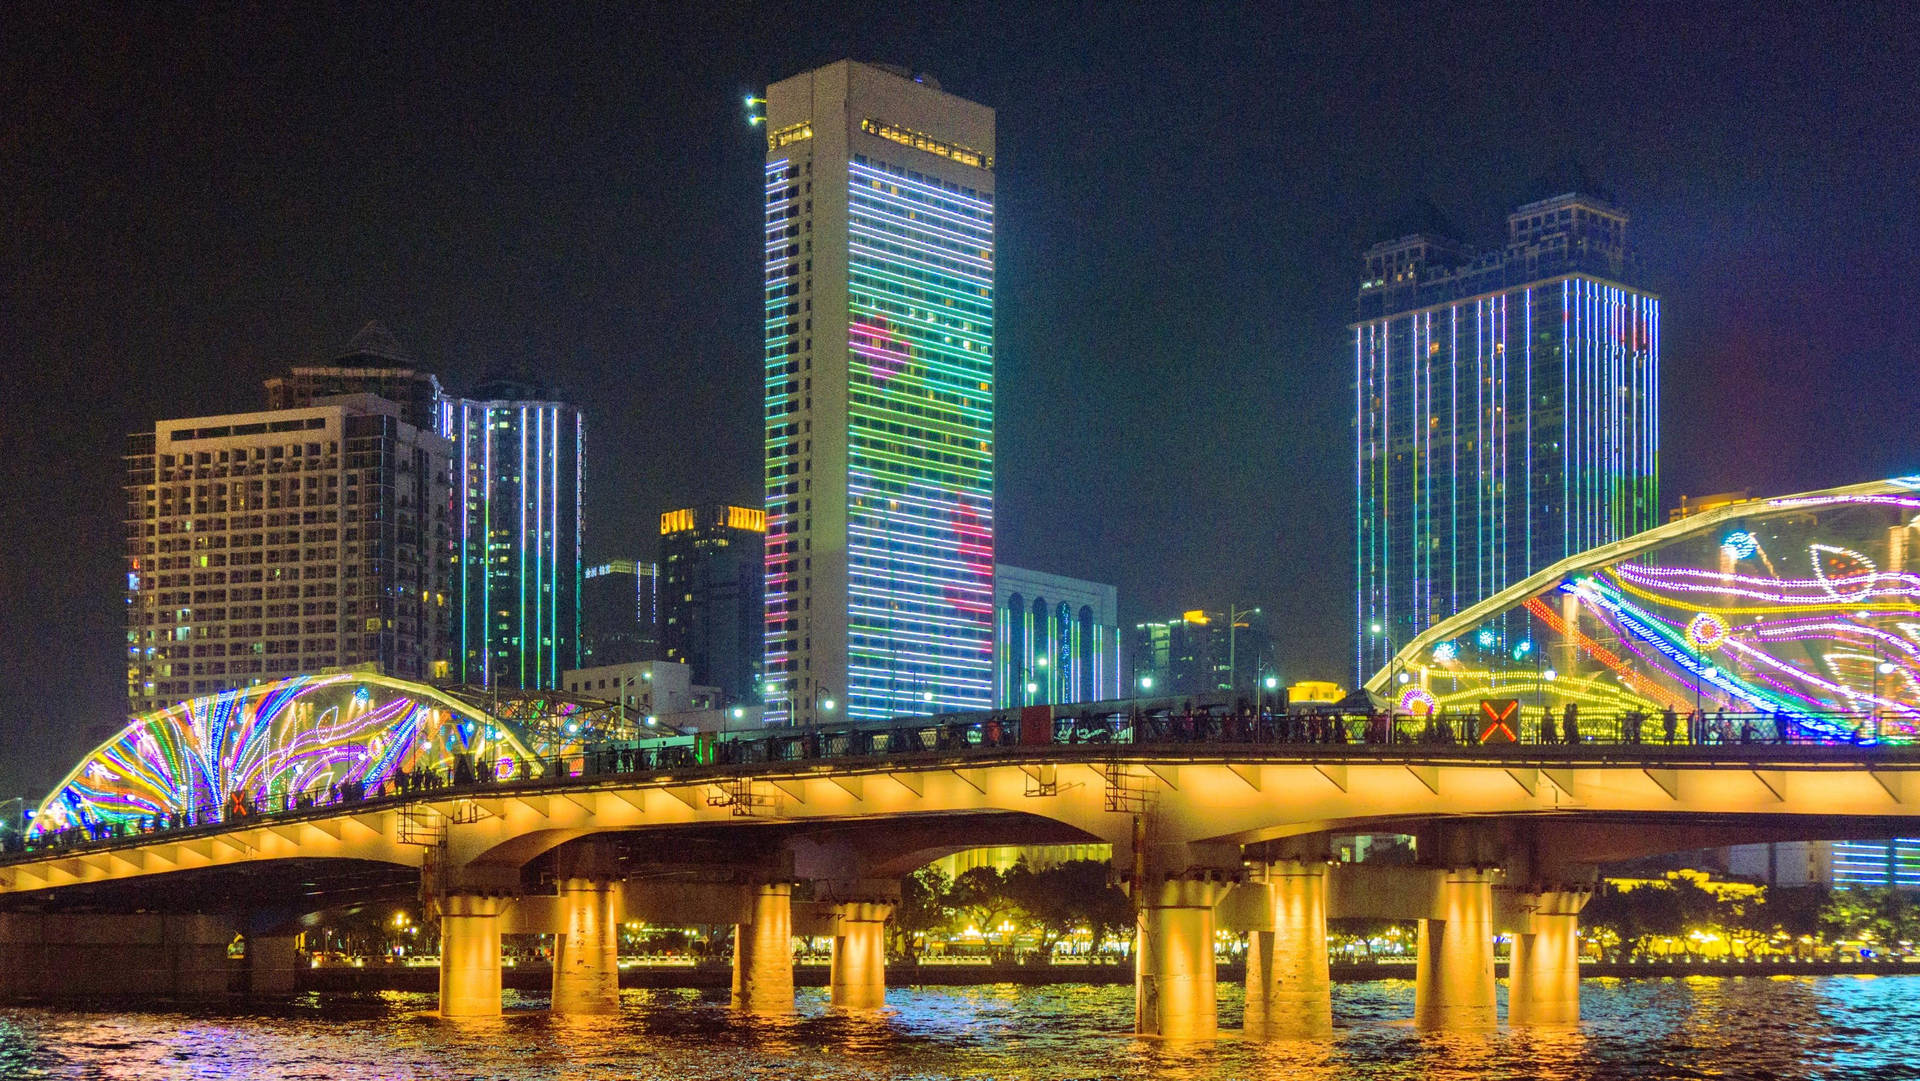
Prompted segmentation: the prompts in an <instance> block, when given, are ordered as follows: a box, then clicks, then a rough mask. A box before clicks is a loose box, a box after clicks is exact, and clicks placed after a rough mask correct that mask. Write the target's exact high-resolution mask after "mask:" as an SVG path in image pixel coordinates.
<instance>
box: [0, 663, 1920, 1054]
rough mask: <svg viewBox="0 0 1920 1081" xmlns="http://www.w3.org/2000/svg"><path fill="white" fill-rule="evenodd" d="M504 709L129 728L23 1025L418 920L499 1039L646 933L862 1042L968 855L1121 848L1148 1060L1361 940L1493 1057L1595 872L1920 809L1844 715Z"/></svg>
mask: <svg viewBox="0 0 1920 1081" xmlns="http://www.w3.org/2000/svg"><path fill="white" fill-rule="evenodd" d="M486 705H487V703H486V702H485V701H484V700H483V699H479V698H477V697H475V696H471V695H467V696H459V695H453V694H449V693H446V692H444V691H440V690H436V689H434V688H431V687H424V686H417V685H412V684H407V683H403V682H401V681H398V680H392V679H386V678H382V677H378V676H371V675H356V674H336V675H331V676H319V677H300V678H297V679H293V680H287V681H283V682H281V683H276V684H268V685H264V686H261V687H256V688H250V689H247V690H244V691H234V692H228V693H226V694H222V695H218V696H213V697H210V698H205V699H199V700H195V701H193V702H188V703H183V704H181V705H180V706H177V707H174V708H173V709H171V710H165V711H161V712H159V713H156V714H150V715H148V716H146V717H144V718H139V719H136V720H135V721H134V722H132V723H131V724H129V725H128V727H127V728H126V729H125V730H123V731H122V732H121V733H119V734H118V735H116V736H115V737H114V738H113V739H111V740H109V741H108V742H107V743H105V744H103V745H102V746H101V747H100V748H98V749H96V750H95V751H94V752H93V753H92V754H90V755H89V756H87V758H86V759H85V760H84V761H83V762H82V763H81V764H80V765H79V766H78V767H76V768H75V770H74V771H73V772H72V773H71V774H70V775H69V776H68V777H67V778H66V779H65V780H64V781H63V782H62V784H61V785H60V786H59V787H58V788H57V789H56V790H55V791H54V792H53V793H52V794H51V795H50V796H49V797H48V798H47V799H46V800H45V801H44V802H43V803H42V804H41V806H40V808H39V810H38V812H37V813H36V815H35V817H34V819H33V820H32V823H31V827H30V829H29V830H28V831H27V833H26V836H25V838H24V841H23V843H22V844H20V845H18V846H16V849H17V850H15V851H12V852H9V853H7V854H6V855H5V856H4V857H3V858H0V992H10V993H15V994H58V993H74V992H82V991H93V990H119V991H152V992H168V993H179V992H191V991H203V990H221V989H224V987H225V980H226V975H225V969H224V957H225V947H226V944H227V942H228V941H229V940H230V939H231V937H232V935H233V934H234V933H235V931H236V930H237V931H242V932H244V933H245V934H246V935H247V941H248V955H249V959H250V964H251V966H252V978H253V984H254V988H255V990H256V991H280V990H291V989H292V981H293V966H294V960H295V950H294V941H295V940H294V935H295V934H296V933H297V931H298V930H299V928H300V927H301V926H302V925H303V921H306V920H310V919H311V918H312V914H313V913H315V912H317V911H319V910H322V909H327V908H331V907H335V906H338V905H341V904H352V903H362V902H365V901H367V900H369V899H374V898H391V897H394V896H398V895H404V894H405V893H409V892H412V891H414V890H418V891H419V892H420V894H421V896H422V897H423V898H425V899H426V901H427V902H428V904H429V905H430V906H431V907H432V909H433V910H434V911H435V912H436V913H437V914H438V916H439V919H440V927H441V945H440V956H441V972H440V1009H441V1012H442V1013H443V1014H445V1015H448V1016H469V1015H486V1014H493V1013H498V1012H499V1011H500V1009H501V980H500V965H501V961H500V956H501V954H500V945H501V935H502V934H508V933H516V932H542V933H550V934H553V935H555V936H556V938H555V943H556V948H555V957H554V971H553V997H552V1008H553V1009H554V1010H556V1011H562V1012H572V1013H592V1012H600V1011H607V1010H611V1009H614V1008H616V1005H617V992H618V984H617V978H618V970H617V967H616V964H615V956H614V952H615V945H616V931H617V928H618V926H619V924H620V923H621V922H622V921H624V920H628V919H644V920H647V921H650V922H656V923H709V924H724V923H732V924H735V925H736V927H737V931H736V935H735V940H734V941H735V958H734V991H733V997H734V1002H735V1004H736V1005H738V1006H739V1007H740V1008H742V1009H748V1010H756V1011H782V1010H790V1009H792V1008H793V969H792V953H791V942H790V938H791V936H792V935H795V934H820V935H830V936H831V938H832V942H833V953H832V967H831V976H830V984H831V997H832V1001H833V1002H834V1003H835V1004H837V1005H842V1006H847V1007H856V1008H859V1007H871V1006H875V1005H878V1004H879V1003H880V1001H881V996H882V994H883V993H884V990H885V979H886V976H885V950H884V939H883V930H884V926H885V921H886V919H887V917H888V915H889V913H890V911H891V907H892V905H893V904H894V903H895V902H896V901H897V900H898V897H899V885H898V883H899V879H900V877H901V876H902V875H904V874H906V873H909V872H911V871H912V870H913V869H915V868H917V867H919V866H923V865H924V864H926V863H927V862H929V861H930V860H933V859H936V858H939V857H941V856H943V855H947V854H950V853H953V852H956V851H960V850H964V849H968V848H976V847H984V846H992V845H1019V844H1050V843H1106V844H1110V845H1112V846H1114V852H1115V854H1116V862H1117V863H1118V864H1119V865H1121V866H1124V867H1126V868H1128V870H1127V872H1126V878H1127V885H1128V887H1129V889H1130V891H1131V893H1132V896H1133V898H1134V901H1135V905H1136V908H1137V911H1138V925H1137V931H1136V942H1135V959H1136V1006H1137V1027H1138V1029H1139V1031H1140V1032H1142V1033H1145V1034H1154V1035H1164V1036H1172V1037H1205V1036H1210V1035H1212V1034H1213V1033H1214V1032H1215V1031H1216V1030H1217V1020H1216V1012H1215V998H1216V994H1215V991H1216V988H1215V970H1214V936H1215V931H1216V930H1218V929H1225V930H1231V931H1236V932H1245V933H1247V934H1248V935H1249V952H1248V964H1247V975H1246V979H1247V1009H1246V1029H1247V1034H1248V1035H1249V1036H1253V1037H1260V1038H1281V1037H1292V1036H1300V1035H1311V1034H1314V1033H1319V1032H1324V1031H1327V1030H1328V1028H1329V1027H1330V1025H1331V1020H1332V1014H1331V997H1330V993H1329V973H1328V966H1327V951H1326V921H1327V919H1328V918H1330V917H1340V916H1376V917H1388V918H1398V919H1415V920H1419V921H1420V929H1421V930H1420V946H1419V964H1418V966H1417V976H1416V996H1415V997H1416V1004H1415V1015H1416V1020H1418V1021H1419V1022H1420V1023H1421V1024H1424V1025H1429V1026H1435V1027H1443V1028H1451V1027H1480V1026H1486V1025H1491V1024H1495V1023H1497V1021H1498V1018H1497V1016H1496V997H1495V980H1494V939H1495V936H1496V935H1501V934H1505V935H1510V936H1511V943H1512V947H1511V948H1512V958H1511V965H1510V987H1509V994H1508V1021H1509V1022H1510V1023H1539V1024H1547V1023H1568V1022H1572V1021H1575V1020H1577V1018H1578V1010H1579V984H1578V967H1577V955H1578V939H1577V934H1576V932H1577V924H1578V916H1579V911H1580V908H1581V906H1582V905H1583V904H1584V902H1585V900H1586V898H1587V897H1588V896H1589V895H1590V893H1591V891H1592V888H1593V883H1594V881H1595V870H1594V867H1595V865H1596V864H1598V863H1602V862H1607V861H1612V860H1619V859H1626V858H1632V857H1637V856H1643V855H1650V854H1657V853H1660V852H1666V851H1672V850H1677V849H1683V848H1694V847H1701V846H1707V845H1718V844H1728V843H1742V842H1751V841H1763V840H1784V839H1815V838H1832V839H1839V838H1854V837H1858V838H1875V837H1891V836H1895V835H1898V834H1901V833H1910V832H1912V830H1913V818H1914V815H1915V813H1916V811H1917V810H1920V747H1916V746H1913V745H1910V744H1907V743H1904V742H1893V741H1891V740H1886V739H1882V740H1877V741H1875V740H1863V739H1862V738H1861V737H1860V735H1859V733H1861V732H1862V731H1866V730H1868V722H1870V721H1873V720H1875V718H1865V719H1863V718H1859V717H1854V716H1851V715H1841V714H1836V715H1832V716H1815V715H1812V714H1807V713H1803V714H1800V715H1798V717H1797V718H1794V719H1792V720H1787V719H1784V718H1783V716H1782V715H1780V714H1777V713H1767V714H1761V713H1745V714H1734V715H1732V716H1731V717H1728V716H1726V715H1725V714H1724V713H1722V714H1721V715H1719V716H1718V717H1715V718H1714V721H1713V723H1707V721H1706V719H1705V718H1704V717H1703V718H1699V719H1690V720H1689V722H1688V723H1683V724H1680V725H1676V726H1675V732H1674V736H1673V737H1672V742H1668V741H1667V738H1666V735H1665V729H1664V726H1663V725H1661V724H1660V723H1658V722H1657V721H1656V722H1654V723H1647V722H1646V721H1645V719H1643V718H1636V717H1635V716H1633V715H1618V716H1613V715H1609V716H1600V715H1597V714H1590V715H1589V716H1587V717H1585V718H1577V719H1574V720H1573V724H1574V729H1573V730H1572V731H1569V730H1568V729H1567V728H1566V725H1565V721H1566V720H1567V719H1568V718H1567V717H1566V716H1565V715H1561V716H1555V717H1553V718H1552V720H1553V721H1554V723H1553V724H1551V725H1541V724H1539V723H1537V722H1536V723H1532V724H1529V723H1517V724H1516V723H1515V721H1516V720H1517V715H1518V713H1519V712H1520V711H1519V710H1518V709H1517V708H1515V707H1513V706H1512V705H1511V704H1510V703H1490V704H1489V710H1488V711H1485V712H1484V713H1483V714H1477V715H1474V716H1472V717H1468V716H1466V715H1457V716H1454V717H1450V718H1449V717H1446V716H1444V715H1434V714H1426V715H1419V716H1409V715H1405V714H1393V713H1387V712H1383V711H1379V710H1373V711H1348V712H1344V713H1340V712H1327V713H1321V714H1286V713H1277V712H1275V711H1272V710H1265V711H1258V712H1256V711H1254V710H1252V709H1249V708H1247V707H1246V706H1245V704H1243V703H1227V702H1224V701H1211V702H1176V701H1171V700H1158V701H1137V702H1114V703H1101V704H1096V705H1089V706H1073V707H1039V708H1030V709H1025V710H1018V711H1012V712H1000V713H981V714H969V715H954V716H943V717H909V718H900V719H897V720H894V721H890V722H883V723H867V724H857V725H854V724H849V725H841V726H825V727H820V728H812V729H761V730H755V731H750V732H742V733H718V734H715V733H693V734H680V733H675V734H671V735H668V736H664V737H647V736H643V735H641V734H639V733H631V737H632V738H607V739H601V740H597V741H585V740H582V739H580V738H579V737H580V735H581V733H580V732H578V731H569V729H570V728H571V727H572V725H571V724H570V723H569V722H566V721H565V720H564V716H565V715H566V714H565V712H564V711H562V712H560V713H559V714H558V715H559V716H561V717H562V718H563V719H562V720H561V721H559V722H557V723H556V722H553V721H552V719H551V718H552V717H553V716H554V715H556V714H555V711H553V710H548V711H546V713H545V714H543V715H544V716H546V717H547V718H548V719H547V720H546V721H544V722H542V723H541V724H539V725H528V724H524V723H522V720H524V718H525V717H526V716H528V715H530V714H529V712H528V710H527V708H526V706H525V704H524V703H520V704H516V706H515V707H514V708H515V709H516V710H518V711H519V716H520V717H521V720H515V719H510V718H508V717H505V716H502V715H500V714H496V713H492V712H489V711H488V710H487V708H485V707H486ZM589 705H590V704H589ZM572 708H575V709H582V708H585V707H582V706H580V705H578V704H576V705H575V706H573V707H572ZM1503 711H1504V712H1503ZM503 712H505V711H503ZM533 712H536V713H537V712H539V711H533ZM1539 713H1540V716H1541V717H1542V718H1545V717H1546V716H1547V714H1546V712H1545V711H1544V710H1541V711H1539ZM1543 730H1544V731H1543ZM611 731H613V733H614V734H615V735H617V736H626V735H629V734H630V733H629V732H628V731H627V730H625V729H611ZM1545 734H1550V735H1551V737H1552V739H1553V742H1551V743H1546V742H1541V738H1542V736H1543V735H1545ZM1569 735H1571V736H1572V737H1573V738H1571V739H1569V738H1568V736H1569ZM1369 832H1371V833H1385V832H1391V833H1406V834H1412V835H1414V836H1415V837H1416V838H1417V845H1416V848H1417V853H1418V862H1417V863H1416V864H1415V865H1412V866H1399V867H1395V866H1376V865H1371V864H1365V863H1361V864H1338V863H1333V862H1332V861H1331V859H1330V856H1329V853H1330V851H1331V849H1330V839H1331V838H1332V837H1333V836H1335V835H1338V834H1351V833H1369Z"/></svg>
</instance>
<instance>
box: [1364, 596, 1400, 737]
mask: <svg viewBox="0 0 1920 1081" xmlns="http://www.w3.org/2000/svg"><path fill="white" fill-rule="evenodd" d="M1367 629H1368V630H1369V631H1371V632H1373V635H1374V637H1376V638H1378V639H1380V640H1381V641H1383V642H1385V643H1386V644H1387V667H1388V671H1387V675H1388V676H1389V677H1392V676H1394V675H1397V674H1398V665H1397V664H1396V663H1395V662H1397V661H1398V660H1399V659H1400V647H1399V646H1397V645H1394V642H1393V634H1392V632H1390V631H1388V630H1387V628H1386V626H1385V625H1384V624H1382V623H1381V622H1380V621H1379V620H1377V619H1376V620H1374V621H1373V622H1372V623H1371V624H1369V625H1368V627H1367ZM1388 684H1389V685H1388V687H1387V693H1388V694H1389V695H1391V694H1393V686H1394V685H1393V682H1392V679H1391V678H1389V680H1388ZM1393 711H1394V702H1393V699H1392V698H1388V699H1387V716H1388V717H1392V716H1393Z"/></svg>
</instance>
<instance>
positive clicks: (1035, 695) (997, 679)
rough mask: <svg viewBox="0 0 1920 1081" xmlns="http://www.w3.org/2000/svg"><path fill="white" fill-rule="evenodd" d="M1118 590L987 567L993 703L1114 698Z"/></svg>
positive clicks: (1054, 576)
mask: <svg viewBox="0 0 1920 1081" xmlns="http://www.w3.org/2000/svg"><path fill="white" fill-rule="evenodd" d="M1118 597H1119V595H1118V591H1117V590H1115V589H1114V587H1112V586H1110V585H1104V584H1102V583H1100V582H1088V581H1083V580H1081V579H1079V578H1068V577H1066V576H1065V575H1060V574H1047V573H1046V572H1044V571H1030V570H1025V569H1023V568H1020V567H1010V566H1008V565H1006V564H1005V563H1001V564H997V565H996V566H995V567H994V576H993V600H994V604H993V607H994V612H995V613H996V615H995V620H996V624H997V625H996V627H995V634H994V642H995V646H996V648H995V652H994V657H995V661H994V704H995V705H996V706H1032V705H1040V704H1042V703H1064V702H1099V701H1105V700H1109V699H1114V698H1119V697H1121V695H1122V694H1123V693H1124V692H1123V691H1122V689H1121V671H1120V610H1119V599H1118Z"/></svg>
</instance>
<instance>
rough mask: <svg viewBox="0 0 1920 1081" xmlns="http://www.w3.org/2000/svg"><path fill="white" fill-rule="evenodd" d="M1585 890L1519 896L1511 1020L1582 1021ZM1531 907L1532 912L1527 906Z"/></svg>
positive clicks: (1509, 983)
mask: <svg viewBox="0 0 1920 1081" xmlns="http://www.w3.org/2000/svg"><path fill="white" fill-rule="evenodd" d="M1590 896H1592V895H1591V894H1589V893H1586V892H1575V891H1566V892H1561V891H1554V892H1547V893H1534V894H1526V895H1523V896H1522V897H1521V898H1520V907H1521V910H1522V913H1523V914H1524V918H1523V921H1522V925H1521V927H1520V928H1519V929H1518V930H1516V931H1515V932H1514V936H1513V959H1512V962H1511V964H1509V965H1508V968H1507V971H1508V980H1507V1022H1508V1023H1509V1024H1514V1025H1576V1024H1579V1023H1580V939H1579V936H1578V934H1577V932H1578V930H1579V920H1580V916H1579V912H1580V909H1581V908H1583V907H1584V906H1585V905H1586V902H1587V898H1588V897H1590ZM1529 909H1530V910H1531V911H1530V912H1528V911H1527V910H1529Z"/></svg>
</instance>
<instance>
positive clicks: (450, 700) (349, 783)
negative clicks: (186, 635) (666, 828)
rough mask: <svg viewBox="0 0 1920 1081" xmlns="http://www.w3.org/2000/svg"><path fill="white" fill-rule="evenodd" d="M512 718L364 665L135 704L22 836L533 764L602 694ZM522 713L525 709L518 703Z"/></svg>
mask: <svg viewBox="0 0 1920 1081" xmlns="http://www.w3.org/2000/svg"><path fill="white" fill-rule="evenodd" d="M548 697H549V698H552V699H554V700H553V701H551V702H543V703H542V706H541V708H540V710H539V711H538V712H537V713H535V714H530V715H532V716H535V718H536V719H537V720H538V721H540V723H539V724H537V725H533V726H531V727H532V729H533V733H534V735H533V738H529V736H528V734H527V732H526V731H523V730H522V729H521V727H520V725H519V724H517V723H515V722H511V721H508V720H506V719H504V718H502V717H499V716H495V715H491V714H489V713H488V712H486V711H485V710H483V709H481V708H479V707H478V706H477V705H476V703H475V700H474V698H473V697H472V696H470V695H469V696H465V697H456V696H455V695H454V694H452V693H448V692H443V691H440V690H436V689H434V688H431V687H425V686H421V685H419V684H415V683H408V682H404V681H401V680H398V679H392V678H389V677H386V676H380V675H373V674H370V673H359V672H341V673H331V674H322V675H302V676H294V677H291V678H288V679H283V680H278V681H275V682H272V683H264V684H260V685H258V686H255V687H246V688H241V689H237V690H232V691H225V692H222V693H220V694H216V695H210V696H207V697H203V698H195V699H192V700H189V701H186V702H181V703H179V704H178V705H175V706H171V707H168V708H166V709H162V710H156V711H154V712H152V713H147V714H144V715H141V716H138V717H135V718H133V719H132V720H131V721H129V722H128V723H127V725H126V727H124V728H122V729H121V730H120V731H119V732H118V733H116V734H115V735H114V736H113V737H112V738H111V739H109V740H107V741H106V742H105V743H102V744H101V745H100V746H98V747H96V748H94V750H93V751H92V752H91V753H89V754H88V755H87V756H86V757H85V758H83V759H82V760H81V761H80V763H79V765H77V766H75V767H74V769H73V771H72V772H70V773H68V774H67V776H66V777H65V778H64V779H63V780H62V781H61V782H60V784H59V785H58V786H56V787H55V788H54V790H53V792H52V793H51V794H50V795H48V796H47V798H46V799H45V800H44V801H43V802H42V803H41V804H40V806H39V809H38V810H37V812H36V813H35V814H34V817H33V821H32V824H31V825H30V827H29V829H28V838H29V840H34V839H41V838H47V837H51V836H57V835H61V834H67V833H73V832H78V833H82V834H86V835H90V836H112V835H115V834H118V833H121V832H124V831H127V830H129V829H135V828H138V827H141V826H147V827H152V826H154V825H160V824H175V825H179V824H188V823H192V822H194V821H196V820H207V819H210V818H215V817H223V816H231V815H234V814H240V815H246V814H253V813H264V812H275V811H286V810H294V809H298V808H300V807H302V806H307V805H311V804H312V803H315V802H318V801H320V800H321V799H322V798H324V797H327V796H328V795H330V794H331V795H333V796H338V795H339V794H340V793H342V792H351V793H354V794H355V795H357V796H358V795H365V794H372V793H376V792H382V791H389V790H391V791H396V792H397V791H400V790H402V789H403V788H405V787H406V786H408V785H414V786H416V787H424V786H426V785H427V784H428V783H429V782H432V783H436V784H437V783H446V784H451V783H456V782H458V781H461V780H472V779H475V778H479V777H486V778H492V779H497V780H503V781H504V780H512V779H515V778H518V777H533V776H538V775H539V774H540V773H541V772H542V769H543V766H542V763H541V760H542V759H543V758H551V757H552V756H553V755H555V754H559V753H563V752H564V751H565V750H566V749H567V745H568V744H569V743H576V742H577V739H578V737H579V734H580V732H581V728H582V725H581V724H579V723H577V722H576V723H575V724H574V725H573V730H574V731H573V735H572V736H569V735H567V728H568V726H567V725H566V724H563V723H555V722H554V720H553V718H555V717H560V716H578V717H582V718H586V719H587V723H586V724H585V725H584V727H585V729H586V731H589V732H599V731H600V730H601V729H602V728H603V727H604V726H603V724H600V723H594V721H593V719H594V718H597V717H599V716H600V714H601V713H603V712H604V708H605V707H607V706H608V705H609V704H608V703H602V702H599V701H597V700H578V699H568V700H566V701H564V702H563V701H560V700H558V699H557V698H554V696H548ZM522 712H523V713H525V710H522Z"/></svg>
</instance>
